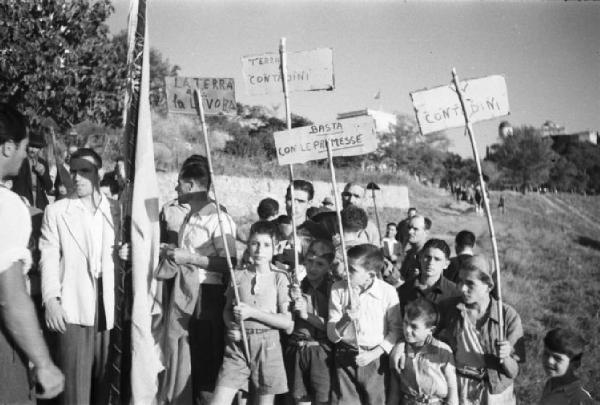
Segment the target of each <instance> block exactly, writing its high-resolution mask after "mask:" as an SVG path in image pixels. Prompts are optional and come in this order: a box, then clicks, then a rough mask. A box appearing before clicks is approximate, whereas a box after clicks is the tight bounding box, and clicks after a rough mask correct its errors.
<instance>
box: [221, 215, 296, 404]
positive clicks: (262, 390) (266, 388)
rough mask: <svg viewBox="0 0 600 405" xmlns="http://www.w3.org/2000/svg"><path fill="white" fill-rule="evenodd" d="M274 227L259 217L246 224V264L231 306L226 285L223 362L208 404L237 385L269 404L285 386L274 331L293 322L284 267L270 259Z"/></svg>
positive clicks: (225, 399) (226, 397) (225, 397)
mask: <svg viewBox="0 0 600 405" xmlns="http://www.w3.org/2000/svg"><path fill="white" fill-rule="evenodd" d="M276 235H277V227H276V226H275V225H274V224H273V223H271V222H268V221H259V222H257V223H255V224H254V225H252V227H251V228H250V237H249V240H248V251H249V258H250V263H249V264H248V265H247V266H246V267H245V268H243V269H241V270H236V271H235V279H234V280H232V284H233V283H235V284H236V285H237V287H238V289H239V299H240V302H239V303H237V305H234V291H233V287H232V286H231V285H230V286H229V288H228V289H227V292H226V293H225V295H226V297H227V302H226V304H225V311H224V313H223V317H224V319H225V325H226V327H227V338H226V347H225V355H224V358H223V364H222V366H221V370H220V371H219V377H218V378H217V384H216V388H215V393H214V396H213V398H212V400H211V404H222V405H225V404H227V405H228V404H231V401H232V400H233V397H234V396H235V394H236V392H237V391H238V390H240V389H241V390H244V391H246V392H252V393H253V394H254V395H256V396H257V397H258V398H257V400H258V401H257V403H260V404H269V403H273V402H274V399H275V395H276V394H283V393H286V392H287V391H288V386H287V379H286V374H285V367H284V363H283V354H282V350H281V344H280V341H279V331H280V330H285V331H288V332H289V331H291V330H292V328H293V326H294V324H293V322H292V318H291V315H290V313H289V312H288V306H289V296H288V294H289V281H288V278H287V274H286V273H285V272H284V271H280V270H277V269H276V268H275V267H274V266H273V265H272V264H271V261H272V260H273V252H274V248H275V244H276ZM242 322H243V323H244V326H245V330H246V334H247V338H248V346H249V351H250V353H249V355H250V358H249V359H247V358H246V354H245V353H244V349H243V344H242V342H241V340H242V336H241V331H240V324H241V323H242Z"/></svg>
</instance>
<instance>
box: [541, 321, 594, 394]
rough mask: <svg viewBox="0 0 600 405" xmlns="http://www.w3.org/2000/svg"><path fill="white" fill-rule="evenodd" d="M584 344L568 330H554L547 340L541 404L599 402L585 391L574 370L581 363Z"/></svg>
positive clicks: (543, 358) (545, 343) (545, 341)
mask: <svg viewBox="0 0 600 405" xmlns="http://www.w3.org/2000/svg"><path fill="white" fill-rule="evenodd" d="M583 349H584V342H583V339H582V338H581V337H580V336H579V335H577V334H576V333H575V332H573V331H570V330H568V329H561V328H557V329H552V330H551V331H550V332H548V333H547V334H546V337H545V338H544V354H543V357H542V363H543V365H544V370H545V371H546V374H547V375H548V377H550V378H549V379H548V381H547V382H546V385H545V386H544V392H543V393H542V397H541V398H540V402H539V403H540V405H588V404H589V405H591V404H594V403H596V402H594V400H593V399H592V397H591V396H590V394H589V392H587V391H586V390H584V389H583V387H582V386H581V382H580V381H579V378H578V377H577V376H576V375H575V370H577V368H578V367H579V366H580V364H581V358H582V357H583Z"/></svg>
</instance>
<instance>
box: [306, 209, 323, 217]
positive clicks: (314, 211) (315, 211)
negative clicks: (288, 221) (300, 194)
mask: <svg viewBox="0 0 600 405" xmlns="http://www.w3.org/2000/svg"><path fill="white" fill-rule="evenodd" d="M319 212H321V210H320V209H319V207H308V209H307V210H306V218H307V219H312V218H313V217H314V216H315V215H317V214H318V213H319Z"/></svg>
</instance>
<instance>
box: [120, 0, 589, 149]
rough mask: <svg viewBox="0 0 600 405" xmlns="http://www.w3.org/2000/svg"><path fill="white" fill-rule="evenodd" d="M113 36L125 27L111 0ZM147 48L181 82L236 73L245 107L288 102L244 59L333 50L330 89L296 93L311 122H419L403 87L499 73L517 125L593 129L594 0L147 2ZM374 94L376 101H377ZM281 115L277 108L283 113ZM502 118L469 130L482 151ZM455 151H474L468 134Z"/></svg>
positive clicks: (295, 102)
mask: <svg viewBox="0 0 600 405" xmlns="http://www.w3.org/2000/svg"><path fill="white" fill-rule="evenodd" d="M114 6H115V13H114V14H113V16H111V18H110V20H109V26H110V29H111V32H114V33H116V32H119V31H121V30H123V29H125V28H126V26H127V13H128V8H129V2H128V1H126V0H115V1H114ZM148 7H149V9H148V22H149V37H150V44H151V46H153V47H155V48H157V49H158V50H160V51H161V52H162V53H163V55H164V56H166V57H167V58H169V60H170V62H171V63H173V64H178V65H180V66H181V68H182V70H181V72H180V73H181V75H183V76H199V77H233V78H234V79H235V82H236V98H237V100H238V101H240V102H242V103H246V104H262V105H266V106H269V107H273V106H277V105H280V106H283V96H282V95H270V96H260V97H258V96H248V95H247V94H246V89H245V88H244V84H243V82H242V75H241V61H240V58H241V57H242V56H244V55H252V54H260V53H267V52H277V49H278V45H279V40H280V38H281V37H286V38H287V48H288V51H290V52H293V51H300V50H310V49H315V48H324V47H328V48H333V57H334V74H335V86H336V88H335V90H334V91H332V92H310V93H309V92H304V93H292V94H291V99H290V103H291V109H292V112H294V113H296V114H300V115H304V116H306V117H308V118H310V119H311V120H313V121H315V122H323V121H329V120H333V119H335V117H336V114H337V113H339V112H346V111H351V110H358V109H362V108H366V107H369V108H375V109H382V110H384V111H389V112H400V113H407V114H410V115H412V116H414V110H413V107H412V105H411V101H410V97H409V92H410V91H414V90H418V89H422V88H426V87H435V86H439V85H442V84H447V83H449V82H450V80H451V68H452V67H456V69H457V71H458V74H459V77H460V78H461V79H466V78H474V77H482V76H488V75H492V74H503V75H504V76H505V78H506V82H507V86H508V98H509V102H510V107H511V116H509V117H508V118H507V119H508V120H509V121H510V122H511V123H512V124H513V125H523V124H530V125H535V126H540V125H541V124H542V123H543V122H544V121H546V120H552V121H554V122H556V123H557V124H560V125H564V126H565V127H566V130H567V131H569V132H576V131H582V130H587V129H591V130H600V26H599V22H600V2H599V3H596V2H455V1H454V2H400V1H374V0H371V1H325V0H322V1H299V0H287V1H283V0H281V1H253V0H246V1H227V0H221V1H216V0H211V1H206V0H148ZM378 90H381V99H379V100H374V98H373V97H374V95H375V94H376V93H377V91H378ZM281 110H283V107H281ZM500 121H501V119H495V120H492V121H488V122H484V123H478V124H475V134H476V136H477V137H478V139H479V141H478V142H479V149H480V150H482V151H483V150H485V146H486V145H487V144H489V143H491V142H494V141H495V139H496V136H497V126H498V124H499V122H500ZM448 135H449V137H450V138H451V140H452V142H453V147H452V149H453V150H454V151H456V152H458V153H460V154H461V155H463V156H469V155H470V154H471V150H470V146H469V143H468V139H467V138H466V137H465V136H463V130H452V131H448Z"/></svg>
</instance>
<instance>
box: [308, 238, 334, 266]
mask: <svg viewBox="0 0 600 405" xmlns="http://www.w3.org/2000/svg"><path fill="white" fill-rule="evenodd" d="M316 246H323V250H325V251H327V252H328V253H324V254H322V255H320V256H319V257H322V258H323V259H325V260H327V261H328V262H329V263H330V264H331V263H332V262H333V259H335V246H334V245H333V242H332V241H330V240H327V239H315V240H313V241H312V242H311V243H310V245H308V249H307V250H306V252H307V254H308V252H310V251H312V249H313V248H315V247H316Z"/></svg>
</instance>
